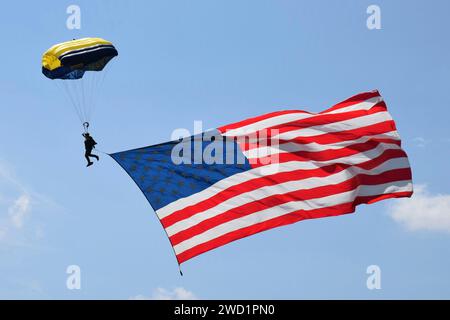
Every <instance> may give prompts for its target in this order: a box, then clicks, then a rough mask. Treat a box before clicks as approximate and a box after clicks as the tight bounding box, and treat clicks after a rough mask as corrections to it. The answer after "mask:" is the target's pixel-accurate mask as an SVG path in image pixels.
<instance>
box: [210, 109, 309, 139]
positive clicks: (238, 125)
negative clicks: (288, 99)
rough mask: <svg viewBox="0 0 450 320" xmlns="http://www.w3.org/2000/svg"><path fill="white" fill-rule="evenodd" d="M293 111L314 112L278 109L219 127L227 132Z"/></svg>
mask: <svg viewBox="0 0 450 320" xmlns="http://www.w3.org/2000/svg"><path fill="white" fill-rule="evenodd" d="M291 113H292V114H295V113H308V114H312V113H310V112H307V111H303V110H283V111H276V112H271V113H267V114H264V115H262V116H257V117H253V118H250V119H246V120H243V121H239V122H235V123H232V124H227V125H226V126H222V127H220V128H218V130H219V131H220V132H221V133H224V132H226V131H228V130H233V129H237V128H241V127H245V126H248V125H250V124H253V123H256V122H259V121H262V120H266V119H269V118H273V117H277V116H281V115H284V114H291Z"/></svg>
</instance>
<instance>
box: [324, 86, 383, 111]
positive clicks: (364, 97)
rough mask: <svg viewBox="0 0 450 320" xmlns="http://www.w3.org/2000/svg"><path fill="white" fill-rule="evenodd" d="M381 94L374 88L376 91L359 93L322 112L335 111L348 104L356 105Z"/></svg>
mask: <svg viewBox="0 0 450 320" xmlns="http://www.w3.org/2000/svg"><path fill="white" fill-rule="evenodd" d="M379 96H380V93H379V92H378V90H374V91H370V92H363V93H360V94H357V95H355V96H353V97H350V98H348V99H346V100H344V101H342V102H339V103H338V104H335V105H334V106H332V107H331V108H329V109H327V110H325V111H322V112H321V113H327V112H330V111H334V110H337V109H341V108H345V107H348V106H351V105H354V104H357V103H361V102H364V101H366V100H368V99H370V98H375V97H379Z"/></svg>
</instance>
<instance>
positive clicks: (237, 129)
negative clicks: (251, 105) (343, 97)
mask: <svg viewBox="0 0 450 320" xmlns="http://www.w3.org/2000/svg"><path fill="white" fill-rule="evenodd" d="M381 99H382V98H381V97H379V96H375V97H370V98H368V99H367V100H365V101H364V100H363V101H359V102H358V103H356V104H354V105H345V106H344V107H341V108H336V109H333V110H332V111H331V113H333V114H337V113H346V112H351V111H358V110H360V111H364V110H370V109H371V108H372V107H374V106H376V105H377V104H378V103H379V102H381V101H382V100H381ZM325 113H327V112H324V113H310V112H306V111H302V110H288V111H282V112H275V113H270V114H268V115H264V116H261V117H256V118H253V119H249V120H244V121H242V122H238V123H235V124H232V125H228V126H224V127H221V128H219V131H220V132H222V133H223V135H224V136H235V137H237V136H241V135H248V134H250V133H252V132H256V131H259V130H263V129H267V128H276V127H277V126H280V125H283V126H284V125H289V124H292V123H295V122H299V123H302V122H303V121H305V120H310V119H316V120H317V119H321V118H322V117H323V116H324V114H325Z"/></svg>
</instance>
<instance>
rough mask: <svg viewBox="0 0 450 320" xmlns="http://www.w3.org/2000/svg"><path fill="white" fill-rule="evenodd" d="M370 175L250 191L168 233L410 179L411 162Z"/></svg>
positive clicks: (397, 162) (395, 162)
mask: <svg viewBox="0 0 450 320" xmlns="http://www.w3.org/2000/svg"><path fill="white" fill-rule="evenodd" d="M391 168H395V169H391ZM367 172H368V170H361V169H360V170H354V172H347V171H341V172H339V173H337V174H334V175H330V176H327V177H320V178H318V177H314V178H308V179H304V180H303V181H302V185H301V188H299V187H298V183H296V181H289V182H286V183H283V184H278V185H275V186H267V187H263V188H260V189H257V190H254V191H251V192H242V193H241V194H239V196H237V197H233V198H230V199H229V200H227V201H223V202H222V203H220V204H219V205H217V206H216V207H213V208H211V209H209V210H205V211H202V212H201V214H197V215H193V216H191V217H190V218H189V219H184V220H179V221H178V222H177V223H175V224H173V225H172V226H169V227H166V231H167V234H168V235H169V236H174V235H176V237H175V238H172V240H173V239H178V240H179V239H180V237H183V236H182V235H180V233H181V232H184V235H186V234H188V233H189V230H191V229H197V230H206V229H208V228H205V226H208V227H210V224H211V221H215V222H219V221H222V220H223V219H224V217H230V219H231V217H236V218H237V217H239V216H241V215H244V214H246V213H247V214H249V213H252V212H254V211H256V209H258V208H261V207H270V206H274V205H277V204H278V205H279V204H282V203H284V202H290V201H292V200H293V199H302V200H307V199H312V198H314V197H319V196H320V195H321V194H322V195H325V194H327V193H328V194H334V193H339V192H342V191H347V190H351V189H352V188H354V187H355V185H357V184H358V183H362V184H371V182H372V183H373V182H374V181H375V182H376V183H382V182H388V181H395V180H406V179H410V178H411V174H410V170H409V163H408V161H407V159H406V158H399V159H394V160H392V161H390V162H387V163H385V165H383V166H380V167H379V168H377V169H376V170H373V172H370V174H368V173H367ZM392 179H393V180H392ZM205 221H209V224H205V223H204V222H205ZM186 231H187V232H188V233H186ZM178 240H174V242H175V243H177V242H179V241H178Z"/></svg>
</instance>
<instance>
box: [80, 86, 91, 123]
mask: <svg viewBox="0 0 450 320" xmlns="http://www.w3.org/2000/svg"><path fill="white" fill-rule="evenodd" d="M79 81H80V87H81V103H82V106H83V114H84V120H85V121H89V120H90V119H89V118H88V111H87V110H88V108H89V106H87V105H86V97H85V94H84V79H83V78H81V79H80V80H79Z"/></svg>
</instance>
